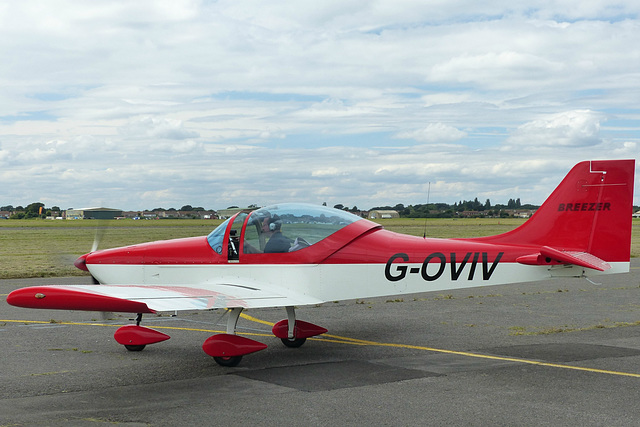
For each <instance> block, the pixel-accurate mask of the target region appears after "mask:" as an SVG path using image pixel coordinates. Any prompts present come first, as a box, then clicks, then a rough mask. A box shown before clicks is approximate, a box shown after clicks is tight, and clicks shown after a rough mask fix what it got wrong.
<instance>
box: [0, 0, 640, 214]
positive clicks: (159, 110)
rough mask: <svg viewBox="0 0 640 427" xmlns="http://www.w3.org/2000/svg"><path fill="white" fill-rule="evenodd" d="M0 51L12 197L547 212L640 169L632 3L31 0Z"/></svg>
mask: <svg viewBox="0 0 640 427" xmlns="http://www.w3.org/2000/svg"><path fill="white" fill-rule="evenodd" d="M0 52H1V58H2V62H1V64H0V88H1V89H0V205H7V204H11V205H14V206H17V205H26V204H29V203H31V202H35V201H40V202H43V203H45V205H47V206H48V207H50V206H54V205H57V206H60V207H62V208H68V207H75V208H82V207H90V206H107V207H113V208H122V209H126V210H138V209H152V208H156V207H163V208H169V207H175V208H180V207H181V206H183V205H185V204H191V205H193V206H203V207H205V208H212V209H220V208H226V207H228V206H231V205H239V206H247V205H249V204H257V205H266V204H270V203H275V202H282V201H304V202H310V203H318V204H320V203H323V202H326V203H327V204H328V205H330V206H333V205H334V204H337V203H341V204H344V205H346V206H349V207H351V206H354V205H355V206H357V207H359V208H361V209H368V208H371V207H374V206H380V205H395V204H397V203H403V204H405V205H409V204H417V203H425V202H426V201H427V197H429V198H430V201H431V202H447V203H453V202H455V201H458V200H462V199H467V200H469V199H473V198H475V197H478V199H480V200H481V201H482V202H484V200H486V199H487V198H488V199H490V200H491V202H492V203H506V202H507V201H508V199H509V198H517V197H519V198H521V200H522V202H523V203H541V202H542V201H543V200H544V198H545V197H546V196H547V195H548V194H549V193H550V192H551V191H552V190H553V188H554V187H555V186H556V185H557V183H558V182H559V181H560V180H561V179H562V177H563V176H564V175H565V174H566V173H567V171H568V170H569V169H570V168H571V166H573V165H574V164H575V163H577V162H578V161H581V160H588V159H609V158H635V159H636V160H637V161H639V162H638V163H640V2H638V1H636V0H626V1H615V0H566V1H563V2H556V1H551V0H548V1H535V0H528V1H520V0H508V1H496V0H486V1H483V2H478V1H476V0H468V1H455V0H447V1H442V0H429V1H409V0H390V1H369V0H366V1H364V0H363V1H359V0H354V1H345V0H337V1H314V2H304V1H270V2H263V1H241V0H240V1H238V0H221V1H188V0H185V1H182V0H168V1H141V0H136V1H116V0H113V1H108V2H85V1H62V0H59V1H55V2H51V1H31V0H23V1H19V2H2V3H0ZM638 166H640V164H639V165H638ZM639 187H640V185H638V180H636V190H635V197H634V203H635V204H640V197H639V194H640V191H639V190H638V188H639ZM429 188H430V194H429V196H428V195H427V193H428V190H429Z"/></svg>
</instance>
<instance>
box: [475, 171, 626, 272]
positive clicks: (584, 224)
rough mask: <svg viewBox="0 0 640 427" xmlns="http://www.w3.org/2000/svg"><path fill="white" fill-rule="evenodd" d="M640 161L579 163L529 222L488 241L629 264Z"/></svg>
mask: <svg viewBox="0 0 640 427" xmlns="http://www.w3.org/2000/svg"><path fill="white" fill-rule="evenodd" d="M634 173H635V160H592V161H585V162H581V163H578V164H577V165H575V166H574V167H573V169H571V171H570V172H569V173H568V174H567V176H566V177H565V178H564V179H563V180H562V182H561V183H560V185H558V187H557V188H556V189H555V190H554V191H553V193H551V195H550V196H549V198H548V199H547V200H546V201H545V202H544V203H543V204H542V206H541V207H540V209H538V210H537V211H536V213H535V214H534V215H533V216H532V217H531V218H530V219H529V220H528V221H527V222H525V223H524V224H523V225H521V226H520V227H518V228H516V229H515V230H512V231H510V232H508V233H505V234H500V235H498V236H490V237H482V238H479V239H473V240H476V241H483V242H487V243H502V244H514V245H527V246H528V245H531V246H537V247H543V246H544V247H548V248H553V249H554V250H557V251H572V252H585V253H587V254H591V255H593V256H595V257H597V258H599V259H602V260H604V261H607V262H629V258H630V251H631V221H632V217H631V215H632V214H633V184H634Z"/></svg>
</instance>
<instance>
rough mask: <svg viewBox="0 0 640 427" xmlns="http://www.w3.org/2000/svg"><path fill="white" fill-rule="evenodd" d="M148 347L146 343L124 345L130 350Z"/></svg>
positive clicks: (140, 349)
mask: <svg viewBox="0 0 640 427" xmlns="http://www.w3.org/2000/svg"><path fill="white" fill-rule="evenodd" d="M145 347H146V345H127V344H125V345H124V348H126V349H127V350H129V351H142V350H144V348H145Z"/></svg>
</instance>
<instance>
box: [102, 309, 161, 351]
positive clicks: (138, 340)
mask: <svg viewBox="0 0 640 427" xmlns="http://www.w3.org/2000/svg"><path fill="white" fill-rule="evenodd" d="M140 322H142V313H138V316H137V317H136V324H135V325H126V326H122V327H120V328H118V330H117V331H116V332H115V334H113V337H114V338H115V339H116V341H117V342H118V344H122V345H124V348H126V349H127V350H129V351H142V350H144V348H145V347H146V346H147V344H154V343H157V342H161V341H165V340H168V339H169V335H166V334H163V333H162V332H158V331H156V330H154V329H151V328H146V327H144V326H140Z"/></svg>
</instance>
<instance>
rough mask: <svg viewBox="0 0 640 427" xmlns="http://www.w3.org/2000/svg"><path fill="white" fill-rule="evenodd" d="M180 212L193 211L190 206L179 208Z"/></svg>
mask: <svg viewBox="0 0 640 427" xmlns="http://www.w3.org/2000/svg"><path fill="white" fill-rule="evenodd" d="M180 210H181V211H192V210H193V206H191V205H184V206H183V207H181V208H180Z"/></svg>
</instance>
